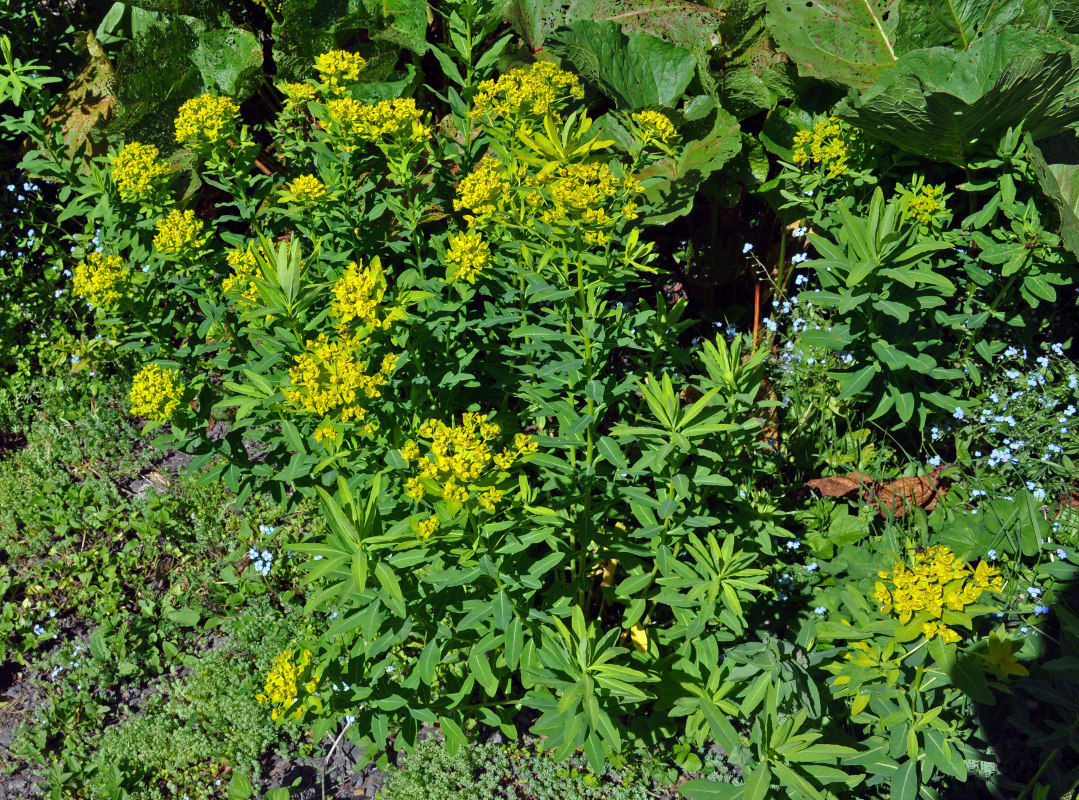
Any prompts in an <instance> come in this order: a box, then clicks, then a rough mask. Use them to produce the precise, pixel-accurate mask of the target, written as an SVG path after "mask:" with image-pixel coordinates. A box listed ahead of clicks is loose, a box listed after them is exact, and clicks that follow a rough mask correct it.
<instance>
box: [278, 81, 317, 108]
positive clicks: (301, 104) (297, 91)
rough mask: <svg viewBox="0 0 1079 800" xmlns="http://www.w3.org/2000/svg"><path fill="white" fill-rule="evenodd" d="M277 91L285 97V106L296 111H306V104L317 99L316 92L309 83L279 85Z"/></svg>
mask: <svg viewBox="0 0 1079 800" xmlns="http://www.w3.org/2000/svg"><path fill="white" fill-rule="evenodd" d="M277 89H278V91H280V92H281V94H283V95H284V96H285V104H286V105H287V106H288V107H290V108H292V109H296V110H306V108H307V104H308V103H313V102H315V100H317V99H318V90H317V89H316V88H315V87H314V86H312V85H311V84H309V83H279V84H277Z"/></svg>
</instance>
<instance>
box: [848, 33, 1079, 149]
mask: <svg viewBox="0 0 1079 800" xmlns="http://www.w3.org/2000/svg"><path fill="white" fill-rule="evenodd" d="M1074 52H1075V51H1074V50H1073V48H1071V47H1070V46H1069V45H1067V44H1066V43H1064V42H1063V41H1061V40H1060V39H1056V38H1054V37H1052V36H1048V35H1046V34H1042V33H1036V32H1030V31H1023V30H1015V29H1008V30H1005V31H1002V32H1001V33H999V34H997V35H995V36H987V37H983V38H981V39H978V40H977V41H975V42H974V44H973V45H971V46H970V47H969V48H968V49H966V50H953V49H951V48H944V47H931V48H927V49H924V50H916V51H914V52H911V53H907V54H906V55H904V56H902V57H901V58H900V59H899V62H898V63H897V64H896V66H895V68H894V69H892V70H890V71H889V72H888V73H886V74H885V75H884V76H883V77H882V78H881V79H880V81H879V82H877V83H876V84H874V85H873V86H871V87H869V88H868V89H866V90H865V91H863V92H862V93H861V94H860V95H858V96H853V95H852V96H851V97H849V98H847V99H846V100H844V101H843V102H842V103H840V104H839V105H838V106H837V107H836V111H835V113H836V114H837V115H838V116H840V117H842V118H843V119H845V120H848V121H849V122H852V123H853V124H855V125H856V126H858V127H859V128H861V129H863V130H864V131H866V132H867V133H869V134H871V135H873V136H876V137H878V138H882V139H885V140H887V141H890V142H894V143H895V144H896V145H897V146H899V147H901V148H903V149H905V150H908V151H910V152H912V153H916V154H917V155H920V156H925V157H927V158H930V159H933V160H935V161H948V162H951V163H953V164H958V165H960V166H962V165H965V164H966V163H967V162H968V160H969V158H970V156H971V154H973V153H979V152H987V151H992V149H993V147H994V146H995V145H996V143H997V142H998V141H999V139H1000V135H1001V134H1002V133H1003V132H1004V131H1005V130H1007V128H1009V127H1015V126H1017V125H1019V123H1022V124H1023V129H1024V130H1025V131H1027V132H1028V133H1030V134H1031V135H1032V136H1033V137H1034V138H1035V139H1039V138H1042V137H1045V136H1048V135H1051V134H1053V133H1057V132H1059V131H1060V130H1062V129H1063V128H1064V127H1065V126H1066V125H1068V124H1070V123H1072V122H1075V121H1076V120H1079V98H1077V94H1079V69H1077V66H1076V63H1075V60H1074V56H1073V53H1074Z"/></svg>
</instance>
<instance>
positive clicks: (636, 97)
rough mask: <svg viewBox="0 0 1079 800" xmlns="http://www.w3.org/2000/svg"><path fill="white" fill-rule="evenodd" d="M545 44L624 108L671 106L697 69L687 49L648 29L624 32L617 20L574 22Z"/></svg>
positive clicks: (634, 109) (694, 60) (695, 61)
mask: <svg viewBox="0 0 1079 800" xmlns="http://www.w3.org/2000/svg"><path fill="white" fill-rule="evenodd" d="M548 48H549V49H551V50H552V51H554V52H555V53H557V54H558V55H560V56H562V58H564V59H565V60H566V61H567V62H568V63H569V64H570V65H572V66H573V68H574V70H575V71H576V72H578V73H580V74H581V75H582V76H583V77H584V78H586V79H587V80H588V81H589V82H591V83H593V84H595V85H596V86H597V87H598V88H599V89H600V90H601V91H602V92H603V93H604V94H606V95H607V96H608V97H610V98H611V99H612V100H614V101H615V102H616V103H617V104H618V107H619V108H620V109H622V110H626V111H636V110H638V109H642V108H649V107H655V106H663V107H666V108H670V107H671V106H673V105H674V103H675V102H676V101H677V100H678V99H679V98H680V97H681V96H682V94H683V93H684V92H685V90H686V87H687V86H689V82H690V81H691V80H692V79H693V74H694V72H695V71H696V68H697V60H696V58H695V57H694V56H693V54H692V53H690V52H689V51H688V50H685V49H683V48H681V47H678V46H676V45H673V44H669V43H667V42H665V41H663V40H662V39H659V38H657V37H655V36H651V35H649V34H646V33H630V34H625V33H623V32H622V30H621V28H620V26H619V25H618V24H617V23H615V22H594V21H592V20H579V21H577V22H572V23H570V24H569V25H567V26H566V27H564V28H561V29H559V30H558V31H557V33H556V34H555V35H554V36H552V37H551V39H550V40H549V41H548Z"/></svg>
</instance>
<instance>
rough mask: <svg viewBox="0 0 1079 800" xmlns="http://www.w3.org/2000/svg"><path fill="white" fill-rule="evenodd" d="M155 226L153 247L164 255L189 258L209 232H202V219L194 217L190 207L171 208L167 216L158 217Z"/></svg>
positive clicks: (206, 239) (207, 237) (201, 244)
mask: <svg viewBox="0 0 1079 800" xmlns="http://www.w3.org/2000/svg"><path fill="white" fill-rule="evenodd" d="M155 227H156V228H157V234H156V235H155V236H154V247H156V248H157V249H158V250H159V251H160V252H162V253H164V254H165V255H170V256H180V257H183V258H190V257H192V256H194V255H195V253H196V251H197V250H198V249H199V248H200V247H202V246H203V245H204V244H206V242H207V241H209V239H210V235H209V234H206V235H205V236H204V235H203V234H202V229H203V227H204V226H203V223H202V220H199V219H195V212H194V211H192V210H191V209H188V210H187V211H179V210H177V209H173V210H172V211H170V212H169V214H168V216H167V217H165V218H164V219H159V220H158V221H157V223H156V225H155Z"/></svg>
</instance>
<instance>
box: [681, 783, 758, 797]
mask: <svg viewBox="0 0 1079 800" xmlns="http://www.w3.org/2000/svg"><path fill="white" fill-rule="evenodd" d="M744 792H745V787H744V786H735V785H734V784H731V783H719V782H718V781H705V780H694V781H686V782H685V783H683V784H681V785H680V786H679V787H678V793H679V794H680V795H682V796H683V797H688V798H689V800H742V798H743V796H744Z"/></svg>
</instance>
